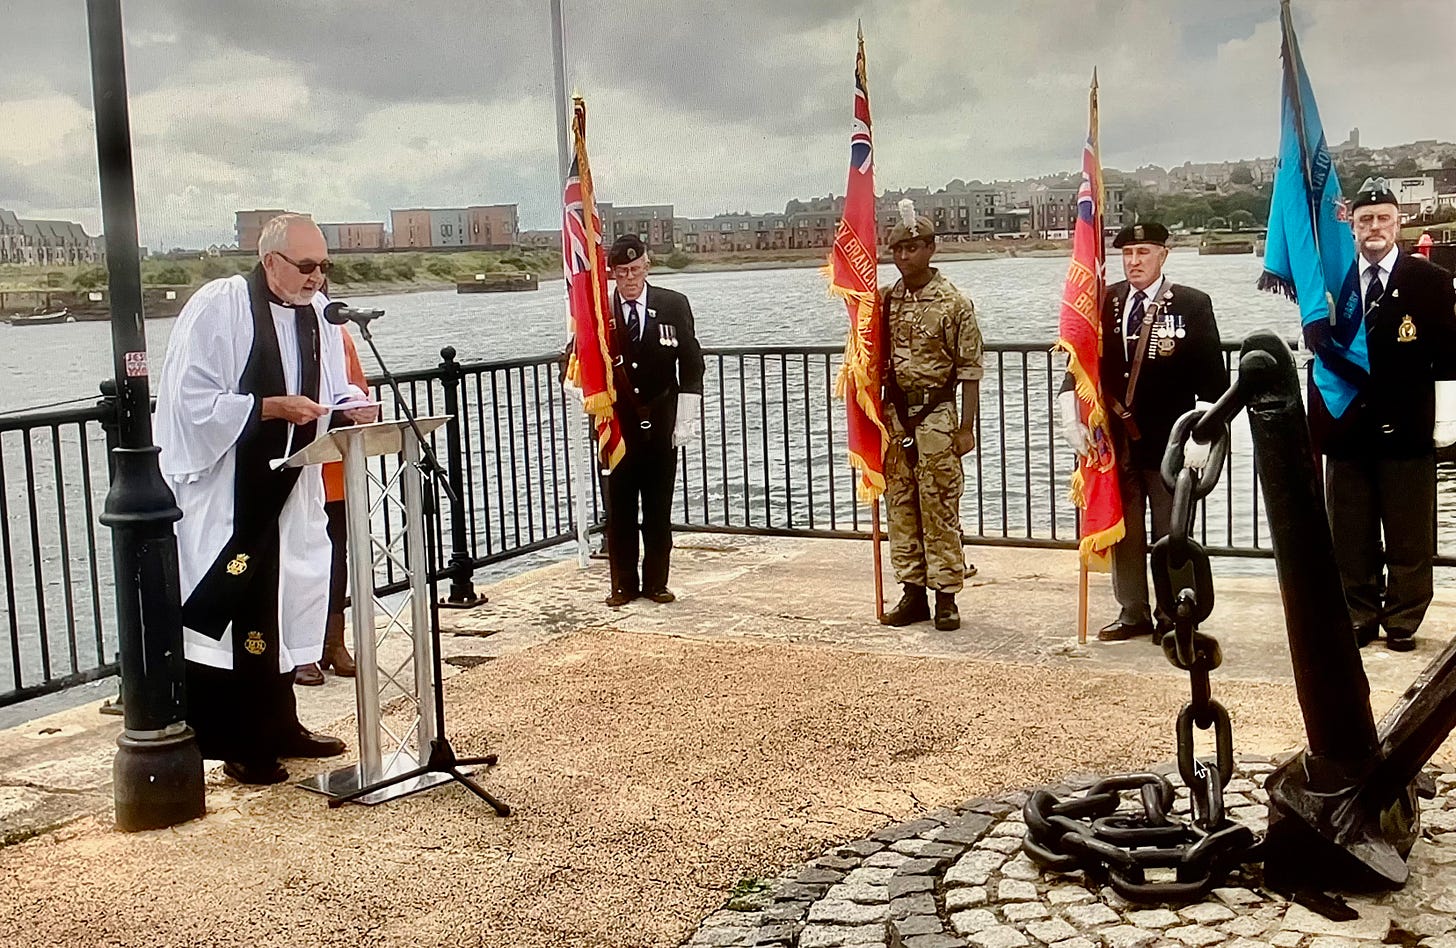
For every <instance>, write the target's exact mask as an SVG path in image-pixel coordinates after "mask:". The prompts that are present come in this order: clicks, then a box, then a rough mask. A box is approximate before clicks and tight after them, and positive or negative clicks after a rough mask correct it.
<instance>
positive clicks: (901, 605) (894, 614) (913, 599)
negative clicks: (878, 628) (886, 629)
mask: <svg viewBox="0 0 1456 948" xmlns="http://www.w3.org/2000/svg"><path fill="white" fill-rule="evenodd" d="M929 618H930V603H929V602H927V601H926V599H925V587H924V586H917V585H915V584H914V583H906V584H905V594H904V595H903V596H901V597H900V601H899V602H897V603H895V608H893V609H891V610H890V611H889V612H887V613H885V614H884V615H882V616H880V624H881V625H897V626H898V625H909V624H910V623H912V622H924V621H925V620H926V619H929Z"/></svg>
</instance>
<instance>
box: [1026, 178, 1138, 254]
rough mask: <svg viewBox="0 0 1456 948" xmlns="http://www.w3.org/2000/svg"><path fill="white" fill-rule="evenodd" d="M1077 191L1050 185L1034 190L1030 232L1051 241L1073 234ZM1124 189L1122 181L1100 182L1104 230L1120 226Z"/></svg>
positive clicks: (1121, 224) (1118, 228)
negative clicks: (1103, 183)
mask: <svg viewBox="0 0 1456 948" xmlns="http://www.w3.org/2000/svg"><path fill="white" fill-rule="evenodd" d="M1077 190H1078V189H1077V188H1076V187H1070V186H1068V187H1057V188H1052V187H1047V186H1046V185H1041V186H1039V187H1037V188H1035V189H1033V190H1032V192H1031V201H1030V203H1029V207H1030V210H1031V233H1033V234H1036V235H1037V236H1038V237H1047V238H1051V239H1054V240H1057V239H1065V238H1067V237H1070V236H1072V231H1073V230H1075V229H1076V225H1077ZM1125 192H1126V188H1125V186H1124V185H1122V184H1113V183H1108V184H1105V185H1103V194H1104V196H1105V201H1106V203H1105V205H1104V207H1103V210H1102V227H1103V229H1104V230H1121V229H1122V227H1123V224H1124V223H1125V218H1126V213H1125V212H1124V210H1123V197H1124V195H1125Z"/></svg>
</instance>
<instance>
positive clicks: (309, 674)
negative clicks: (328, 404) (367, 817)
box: [293, 329, 369, 685]
mask: <svg viewBox="0 0 1456 948" xmlns="http://www.w3.org/2000/svg"><path fill="white" fill-rule="evenodd" d="M343 332H344V364H345V365H346V366H347V367H348V370H349V381H350V382H351V383H352V384H354V385H357V386H358V387H359V389H360V391H364V392H367V391H369V380H368V379H367V378H365V376H364V366H363V365H362V364H361V363H360V362H359V350H358V349H357V348H355V346H354V339H353V337H351V336H350V335H349V331H348V330H347V329H345V330H344V331H343ZM324 513H325V514H327V515H328V518H329V544H330V545H331V546H332V547H333V554H334V558H333V563H332V565H331V566H330V568H329V617H328V623H327V624H326V625H325V626H324V653H323V656H322V657H321V658H320V659H319V661H317V662H310V663H309V664H307V665H300V666H298V667H297V668H295V669H294V670H293V683H294V684H296V685H321V684H323V683H324V672H325V671H326V670H328V669H329V668H332V669H333V670H334V674H336V675H339V676H340V677H342V678H353V677H354V673H355V670H356V669H355V666H354V656H352V655H350V654H349V649H348V648H347V647H345V645H344V594H345V590H346V588H347V586H348V581H349V559H348V542H347V540H348V533H349V531H348V525H347V522H346V520H345V518H344V464H343V462H342V461H334V462H332V463H330V464H325V465H324Z"/></svg>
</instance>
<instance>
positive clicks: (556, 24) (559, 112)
mask: <svg viewBox="0 0 1456 948" xmlns="http://www.w3.org/2000/svg"><path fill="white" fill-rule="evenodd" d="M561 2H562V0H551V57H552V61H553V64H554V66H555V68H554V69H553V70H552V71H553V73H554V78H555V85H556V169H557V171H558V172H559V173H558V174H557V180H556V184H557V188H556V193H557V194H564V193H565V191H566V174H567V172H568V171H570V170H571V160H570V158H568V157H567V156H568V154H569V153H570V148H569V147H568V145H567V139H568V137H569V136H570V134H571V132H570V130H569V129H568V128H567V119H566V115H567V113H566V28H565V24H564V21H563V18H562V14H561ZM564 210H565V209H564V208H563V212H564ZM567 312H568V317H567V320H568V328H567V337H568V339H569V338H570V334H571V330H570V325H569V323H570V315H569V314H570V307H569V306H568V307H567ZM563 384H564V383H563ZM566 401H567V402H571V401H572V399H570V398H568V399H566ZM570 417H571V419H572V421H571V427H573V428H575V429H576V431H577V432H578V434H576V435H573V434H572V433H571V432H570V431H569V430H568V432H567V436H566V452H567V459H568V460H569V461H570V463H571V468H572V470H573V471H574V472H575V475H574V476H575V479H576V565H577V567H578V568H580V569H586V568H587V566H588V565H589V564H590V562H591V543H590V541H589V540H588V538H587V528H588V527H589V524H588V522H587V518H588V516H589V514H588V511H589V510H590V507H589V506H588V504H587V502H586V500H587V496H588V494H587V491H588V490H589V483H590V482H589V481H588V480H587V468H588V467H590V466H591V465H592V463H593V460H592V459H593V458H595V457H596V452H595V451H593V450H592V444H591V436H590V433H589V425H588V420H587V417H586V412H585V411H580V410H578V411H573V412H571V414H570ZM579 439H584V440H585V442H586V443H585V449H583V445H582V443H581V440H579Z"/></svg>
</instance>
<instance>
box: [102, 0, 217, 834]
mask: <svg viewBox="0 0 1456 948" xmlns="http://www.w3.org/2000/svg"><path fill="white" fill-rule="evenodd" d="M86 20H87V29H88V33H89V36H90V46H91V94H92V101H93V104H94V109H95V117H96V157H97V164H98V167H99V169H100V174H101V221H102V227H103V229H104V231H105V234H106V271H107V279H108V282H109V286H110V290H111V346H112V352H113V357H114V359H115V369H116V388H117V393H116V406H117V421H118V445H119V446H118V447H117V448H115V449H114V451H113V454H112V458H113V460H114V462H115V465H114V475H113V477H112V480H111V490H110V491H109V492H108V493H107V495H106V504H105V507H104V508H103V511H102V514H101V522H102V523H104V524H106V525H107V526H108V527H110V528H111V535H112V551H113V559H114V561H115V570H116V621H117V630H118V634H119V638H120V642H121V694H122V706H123V708H124V709H125V710H124V717H123V721H124V728H123V731H122V735H121V736H120V737H119V738H117V752H116V759H115V762H114V764H113V769H112V773H113V791H112V792H113V799H114V800H115V804H116V825H117V828H118V829H120V830H123V831H127V832H130V831H134V830H145V829H159V828H161V827H164V826H172V825H174V824H176V823H181V822H183V821H185V820H190V819H195V818H197V817H199V816H202V814H203V812H204V800H203V788H202V757H201V755H200V754H199V753H198V749H197V737H196V735H195V734H194V733H193V732H192V729H191V728H190V727H188V726H187V723H186V721H185V720H184V716H185V712H186V696H185V694H184V692H183V678H184V674H183V672H184V667H183V664H182V662H183V657H182V606H181V598H180V583H179V580H178V576H177V539H176V537H175V535H174V534H173V532H172V524H173V523H175V522H176V521H178V520H180V519H181V517H182V512H181V511H180V510H178V509H177V502H176V499H175V498H174V497H173V496H172V491H171V490H170V489H169V488H168V487H167V484H166V481H164V480H163V479H162V471H161V467H160V465H159V464H158V461H157V457H158V454H159V453H160V451H159V450H158V448H157V447H156V446H155V445H153V444H152V414H151V391H150V387H149V385H148V383H147V343H146V333H145V331H144V330H143V327H142V280H141V257H140V252H139V250H138V246H137V244H138V242H137V215H136V187H135V183H134V181H133V178H132V162H131V120H130V117H129V115H128V110H127V99H126V56H125V46H124V43H123V40H122V29H121V2H120V0H87V2H86Z"/></svg>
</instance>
